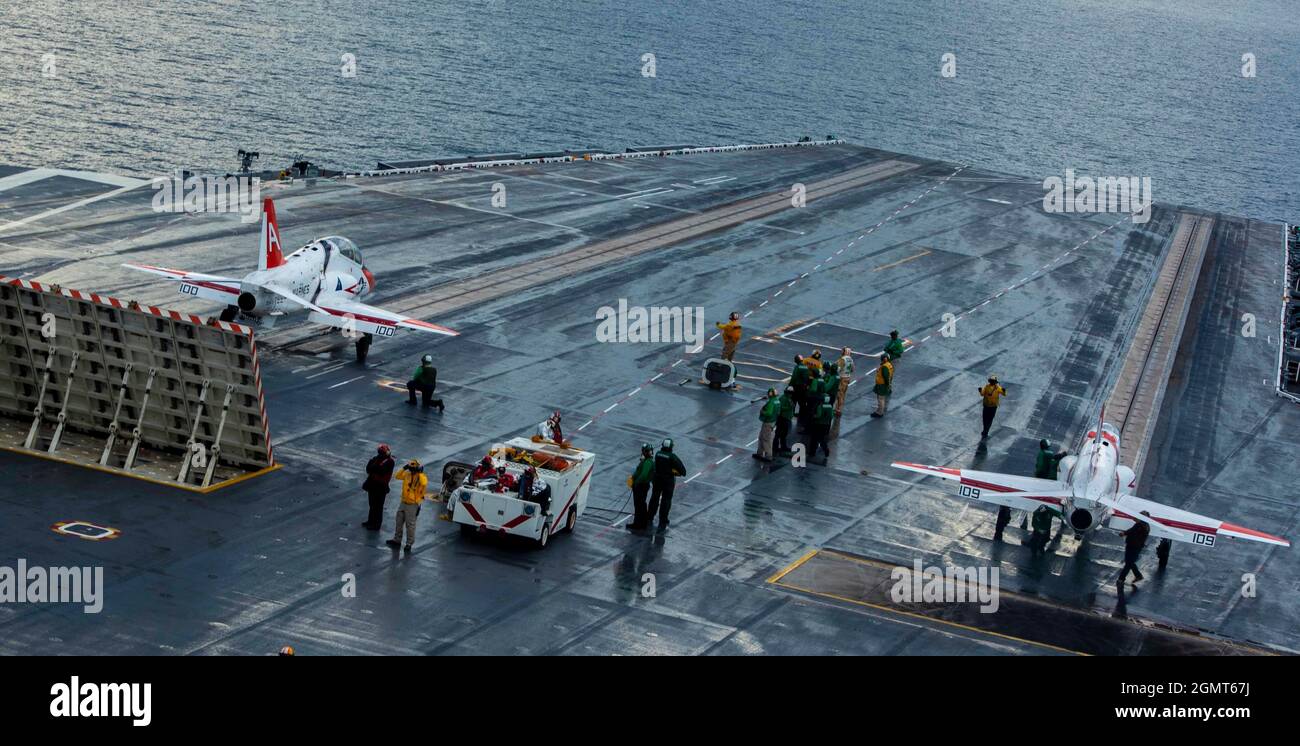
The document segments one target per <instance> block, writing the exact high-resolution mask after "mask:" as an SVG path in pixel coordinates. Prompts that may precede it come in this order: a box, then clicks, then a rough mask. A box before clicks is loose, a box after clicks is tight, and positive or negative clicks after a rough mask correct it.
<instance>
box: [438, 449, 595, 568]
mask: <svg viewBox="0 0 1300 746" xmlns="http://www.w3.org/2000/svg"><path fill="white" fill-rule="evenodd" d="M487 458H488V460H490V463H491V470H490V471H493V472H495V473H494V474H491V475H489V474H487V473H486V472H487V471H489V470H487V469H482V470H479V471H476V467H478V466H479V465H473V466H471V465H468V464H458V465H455V466H456V467H457V468H456V469H455V470H454V471H453V468H452V467H453V465H451V464H449V465H448V466H447V467H446V468H445V469H444V476H446V475H447V474H451V475H452V476H451V480H452V481H451V482H449V483H447V484H445V486H444V491H445V492H446V493H447V508H446V510H447V513H448V517H449V518H450V519H451V520H452V521H454V522H455V523H459V524H460V530H461V533H470V532H479V533H486V532H495V533H499V534H511V535H514V536H526V537H528V538H530V539H532V540H534V541H536V542H537V543H538V544H540V545H541V546H543V547H544V546H546V544H547V543H548V542H549V541H550V539H551V535H552V534H553V533H555V531H557V530H558V528H559V527H560V526H563V527H564V528H565V529H567V530H569V531H572V530H573V528H574V526H575V525H576V524H577V522H578V518H579V517H580V516H581V515H582V514H583V512H585V511H586V509H587V490H588V489H589V488H590V486H591V475H592V472H593V471H595V468H596V454H594V453H591V452H590V451H583V450H581V449H577V448H565V447H563V446H560V445H557V444H554V443H547V442H533V441H531V440H528V439H527V438H512V439H511V440H508V441H506V442H505V443H497V444H495V445H493V446H492V450H490V451H488V456H487ZM530 466H531V467H533V468H534V469H536V472H537V479H536V481H535V484H534V488H533V489H531V490H528V494H527V495H524V494H521V493H520V489H519V484H520V480H521V479H522V478H523V476H524V472H525V470H527V469H528V467H530ZM502 469H504V471H502ZM458 474H463V476H459V475H458Z"/></svg>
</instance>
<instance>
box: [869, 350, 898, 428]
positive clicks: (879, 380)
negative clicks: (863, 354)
mask: <svg viewBox="0 0 1300 746" xmlns="http://www.w3.org/2000/svg"><path fill="white" fill-rule="evenodd" d="M871 390H872V391H874V392H875V394H876V411H874V412H872V413H871V416H872V417H884V416H885V411H886V410H887V409H889V397H890V396H892V395H893V393H894V365H893V363H891V362H889V355H888V353H884V352H882V353H880V367H878V368H876V385H875V386H874V387H873V388H872V389H871Z"/></svg>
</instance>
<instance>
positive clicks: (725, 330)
mask: <svg viewBox="0 0 1300 746" xmlns="http://www.w3.org/2000/svg"><path fill="white" fill-rule="evenodd" d="M714 326H716V327H718V328H719V329H721V330H722V359H723V360H726V361H727V362H731V359H732V358H733V357H735V355H736V345H738V344H740V335H741V333H742V330H741V328H740V314H739V313H736V312H735V311H732V312H731V316H729V317H727V322H726V323H725V324H724V323H721V322H720V323H717V324H714Z"/></svg>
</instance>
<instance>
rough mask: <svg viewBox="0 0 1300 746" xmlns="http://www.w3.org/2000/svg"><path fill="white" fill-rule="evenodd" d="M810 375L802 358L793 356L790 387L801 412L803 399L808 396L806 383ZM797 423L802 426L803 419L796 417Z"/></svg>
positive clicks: (799, 416)
mask: <svg viewBox="0 0 1300 746" xmlns="http://www.w3.org/2000/svg"><path fill="white" fill-rule="evenodd" d="M811 378H812V374H811V373H809V371H808V364H807V363H805V362H804V361H803V357H801V356H799V355H795V356H794V370H792V371H790V387H791V388H793V389H794V403H795V405H796V406H798V407H799V409H800V410H801V411H802V409H803V401H804V397H805V396H806V395H807V394H808V382H809V380H811ZM797 416H798V418H799V423H800V424H803V417H802V416H801V415H797Z"/></svg>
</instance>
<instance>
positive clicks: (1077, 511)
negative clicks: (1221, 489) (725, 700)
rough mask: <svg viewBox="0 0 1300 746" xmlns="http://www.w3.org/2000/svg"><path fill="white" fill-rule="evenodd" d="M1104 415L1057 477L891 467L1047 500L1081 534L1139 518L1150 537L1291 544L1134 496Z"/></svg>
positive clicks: (1003, 498) (994, 495)
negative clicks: (1225, 537) (1145, 526)
mask: <svg viewBox="0 0 1300 746" xmlns="http://www.w3.org/2000/svg"><path fill="white" fill-rule="evenodd" d="M1105 417H1106V412H1105V410H1104V409H1103V410H1102V413H1101V418H1100V420H1099V427H1097V428H1094V429H1093V430H1091V431H1089V432H1088V435H1087V437H1086V438H1085V440H1084V443H1083V447H1082V448H1081V449H1080V450H1079V455H1077V456H1066V457H1065V458H1063V459H1061V465H1060V471H1059V472H1058V476H1057V478H1056V480H1055V481H1053V480H1050V479H1036V478H1034V477H1019V476H1014V475H1011V474H997V473H994V472H989V471H972V470H970V469H952V468H948V467H943V466H927V465H925V464H912V463H908V462H905V461H895V462H894V463H893V466H894V468H896V469H906V470H907V471H914V472H917V473H919V474H928V475H930V476H933V477H941V478H943V479H951V480H953V481H956V482H960V483H961V484H960V486H959V487H958V488H957V494H959V495H961V496H962V497H968V498H971V499H973V500H979V501H981V502H986V503H993V504H994V505H1005V506H1007V507H1009V508H1019V509H1020V510H1026V511H1030V512H1032V511H1034V510H1036V509H1037V508H1038V507H1040V506H1043V505H1046V506H1047V507H1048V508H1050V509H1052V510H1053V511H1055V512H1056V513H1057V514H1059V515H1060V517H1061V520H1063V521H1065V522H1066V524H1068V525H1069V526H1070V527H1071V528H1073V529H1074V530H1075V532H1077V533H1078V534H1080V535H1085V534H1087V533H1089V532H1091V531H1095V530H1096V529H1098V528H1100V527H1101V526H1103V525H1104V526H1106V527H1107V528H1110V529H1114V530H1116V531H1127V530H1128V529H1129V528H1131V527H1132V526H1133V524H1134V522H1135V521H1145V522H1146V523H1147V524H1148V525H1149V526H1150V527H1151V535H1152V536H1155V537H1157V538H1161V539H1170V540H1172V541H1182V542H1187V543H1189V544H1200V545H1201V546H1206V547H1212V546H1214V544H1215V542H1216V540H1217V539H1218V538H1219V537H1221V536H1227V537H1231V538H1234V539H1249V540H1251V541H1259V542H1263V543H1265V544H1275V545H1277V546H1282V547H1289V546H1291V542H1289V541H1287V540H1286V539H1283V538H1281V537H1278V536H1273V535H1271V534H1266V533H1263V532H1262V531H1255V530H1253V529H1249V528H1245V527H1242V526H1237V525H1234V524H1231V523H1227V522H1224V521H1220V520H1217V519H1214V518H1209V517H1207V516H1203V515H1198V514H1196V513H1189V512H1188V511H1186V510H1179V509H1178V508H1171V507H1169V506H1167V505H1161V504H1160V503H1157V502H1152V501H1150V500H1144V499H1142V498H1140V497H1137V496H1136V495H1134V494H1133V489H1134V487H1135V486H1136V484H1137V477H1136V476H1134V474H1133V470H1132V469H1130V468H1129V467H1127V466H1124V465H1123V464H1121V463H1120V462H1119V432H1118V431H1117V430H1116V429H1115V427H1114V426H1113V425H1111V424H1110V423H1109V422H1106V420H1105Z"/></svg>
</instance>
